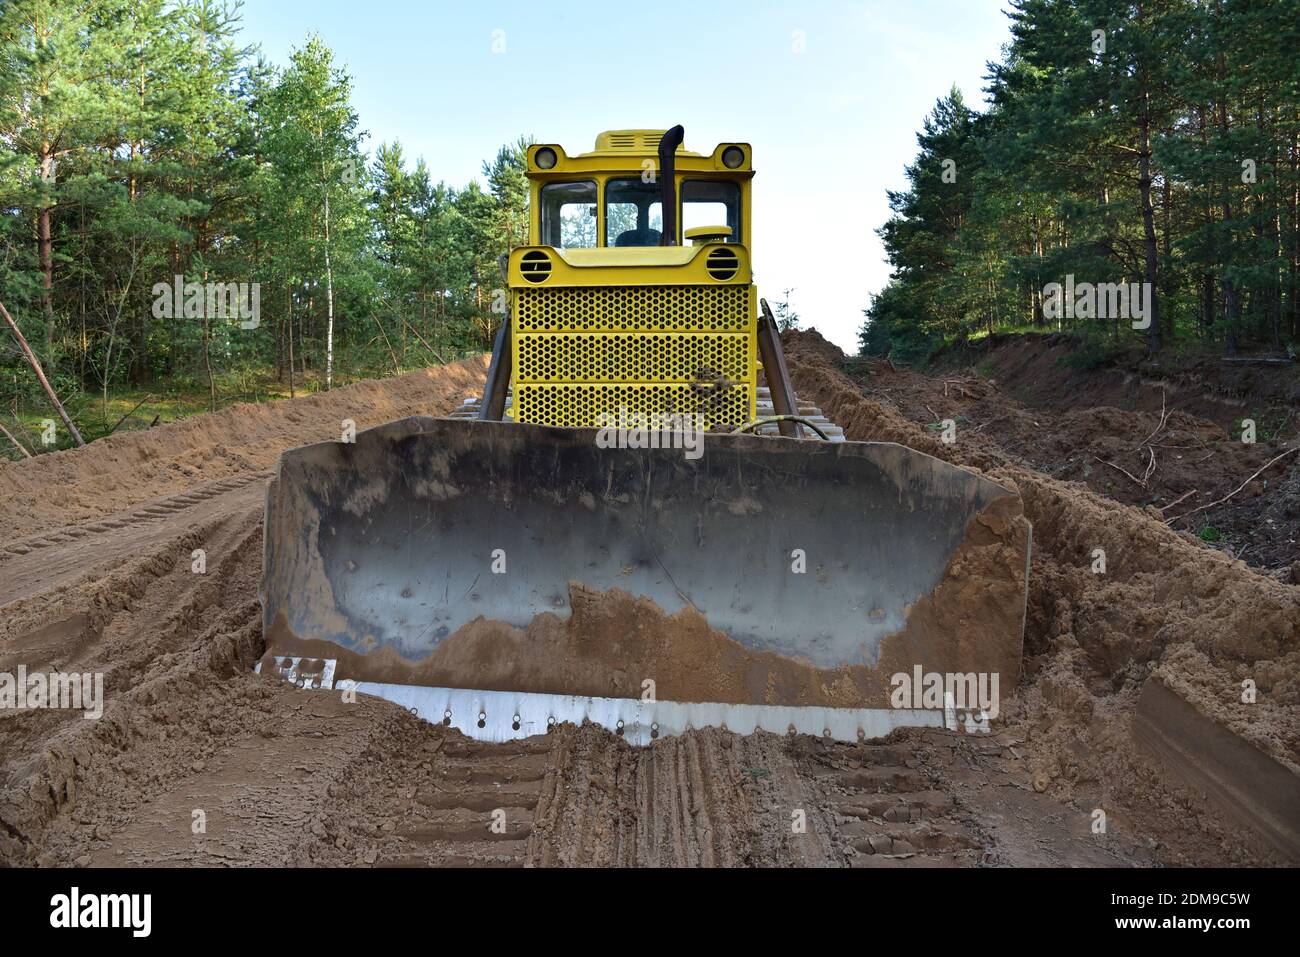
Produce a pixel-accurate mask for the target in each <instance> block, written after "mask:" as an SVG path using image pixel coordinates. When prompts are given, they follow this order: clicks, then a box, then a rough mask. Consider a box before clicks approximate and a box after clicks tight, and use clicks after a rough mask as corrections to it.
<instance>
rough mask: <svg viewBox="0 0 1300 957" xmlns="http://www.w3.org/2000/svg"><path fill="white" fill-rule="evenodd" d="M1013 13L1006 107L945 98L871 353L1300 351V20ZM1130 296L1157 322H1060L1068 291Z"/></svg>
mask: <svg viewBox="0 0 1300 957" xmlns="http://www.w3.org/2000/svg"><path fill="white" fill-rule="evenodd" d="M1007 13H1008V16H1009V17H1010V19H1011V37H1012V38H1011V41H1010V42H1009V43H1008V44H1006V46H1004V48H1003V50H1002V55H1001V58H1000V60H998V61H997V62H991V63H990V64H989V70H988V75H987V80H988V84H989V85H988V87H987V90H986V92H987V93H988V96H989V106H988V109H987V110H986V111H983V112H981V111H978V110H975V109H972V108H971V107H970V106H968V105H967V103H966V101H965V100H964V99H963V97H962V95H961V93H960V92H959V91H958V90H956V89H955V88H954V89H953V91H952V92H951V94H950V95H948V96H946V97H944V98H943V99H941V100H940V101H939V102H938V104H937V105H936V106H935V108H934V110H933V112H932V113H931V114H930V115H929V116H928V117H926V118H925V121H924V124H923V126H922V129H921V131H920V132H919V133H918V135H917V141H918V145H919V152H918V154H917V156H916V159H915V161H914V162H913V163H912V164H911V165H910V166H909V167H908V168H907V171H906V173H907V181H908V186H907V188H906V189H903V190H900V191H897V192H891V193H890V194H889V205H890V209H891V210H892V216H891V217H890V219H889V220H888V222H887V223H885V225H884V226H883V227H881V228H880V229H879V230H878V234H879V235H880V237H881V239H882V240H883V242H884V244H885V248H886V252H887V255H888V258H889V263H890V265H891V267H892V273H891V279H890V281H889V283H888V284H887V285H886V286H885V288H884V289H883V290H882V291H881V292H880V293H879V294H878V295H876V296H873V297H872V299H871V301H870V304H869V306H868V308H867V309H866V310H865V311H864V312H865V315H866V321H865V322H864V324H863V326H862V330H861V333H860V336H859V338H860V342H861V346H862V350H863V352H864V354H867V355H872V356H886V355H889V356H892V357H893V358H895V359H897V360H899V361H904V362H914V363H915V362H922V361H924V360H925V359H926V358H928V357H929V356H931V355H932V354H933V353H934V351H935V350H936V349H938V348H939V347H941V346H942V345H944V344H945V343H948V342H952V341H954V340H962V339H972V338H978V337H981V336H983V335H986V334H988V333H992V332H998V331H1007V330H1026V331H1028V330H1036V331H1049V330H1050V331H1065V332H1070V333H1075V334H1077V335H1079V336H1082V337H1083V338H1084V339H1085V341H1086V342H1087V343H1088V344H1089V345H1090V346H1091V347H1092V349H1093V352H1092V353H1091V354H1093V355H1097V356H1105V355H1106V354H1107V352H1108V350H1120V349H1123V348H1133V347H1134V346H1135V344H1138V343H1140V344H1141V345H1142V346H1145V348H1146V349H1147V351H1148V352H1149V353H1151V354H1159V353H1160V352H1161V351H1162V350H1168V349H1171V348H1172V349H1177V350H1201V351H1212V352H1216V353H1219V354H1222V355H1224V356H1227V357H1234V356H1237V355H1239V354H1243V355H1244V354H1247V353H1249V354H1260V355H1264V354H1269V355H1282V354H1285V353H1287V352H1290V354H1292V355H1294V352H1295V349H1296V345H1297V343H1298V342H1300V298H1298V293H1297V266H1298V264H1300V219H1298V217H1297V200H1298V199H1300V57H1297V51H1298V50H1300V3H1297V2H1296V0H1137V2H1122V0H1013V2H1011V3H1010V4H1009V9H1008V11H1007ZM1053 284H1055V286H1053ZM1121 285H1122V286H1125V287H1127V288H1129V289H1134V290H1135V291H1139V292H1145V293H1146V295H1145V298H1144V304H1143V314H1142V315H1141V316H1134V315H1132V314H1131V312H1130V313H1126V314H1123V315H1121V313H1125V310H1123V309H1117V308H1107V307H1108V306H1114V305H1116V303H1115V302H1114V301H1113V297H1102V296H1099V295H1098V296H1093V297H1085V296H1082V295H1080V296H1079V300H1080V303H1085V304H1086V308H1070V306H1071V305H1072V303H1070V302H1067V303H1065V305H1066V308H1064V309H1062V308H1061V305H1062V302H1061V298H1062V296H1061V293H1062V291H1063V290H1065V291H1066V294H1067V295H1068V291H1069V290H1072V289H1087V290H1088V291H1089V292H1097V291H1099V288H1098V287H1102V286H1110V287H1111V288H1112V290H1114V288H1115V287H1117V286H1121ZM1108 298H1110V299H1112V301H1110V302H1107V299H1108ZM1121 305H1122V304H1121Z"/></svg>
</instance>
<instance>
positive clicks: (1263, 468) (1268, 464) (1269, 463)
mask: <svg viewBox="0 0 1300 957" xmlns="http://www.w3.org/2000/svg"><path fill="white" fill-rule="evenodd" d="M1298 449H1300V445H1297V446H1295V447H1294V448H1289V449H1287V450H1286V451H1285V452H1283V453H1281V454H1280V455H1275V456H1273V457H1272V458H1271V459H1269V460H1268V461H1267V462H1265V463H1264V464H1263V465H1261V466H1260V467H1259V468H1258V469H1256V470H1255V472H1254V473H1253V474H1252V475H1251V476H1250V478H1248V479H1246V481H1244V482H1242V483H1241V484H1240V485H1238V486H1237V487H1236V488H1234V489H1233V490H1232V491H1231V492H1229V493H1228V494H1227V495H1225V496H1223V498H1221V499H1216V500H1215V501H1213V502H1210V503H1209V504H1208V505H1201V506H1199V507H1198V508H1194V509H1192V510H1191V511H1190V512H1183V514H1182V515H1175V516H1174V517H1173V518H1170V519H1166V520H1165V524H1166V525H1167V524H1169V523H1170V522H1176V521H1178V520H1179V519H1180V518H1186V517H1187V516H1188V515H1195V514H1196V513H1197V512H1203V511H1205V510H1206V509H1207V508H1214V506H1216V505H1222V504H1223V503H1224V502H1226V501H1227V500H1228V499H1230V498H1232V497H1233V496H1234V495H1236V494H1237V493H1238V492H1240V491H1241V490H1242V489H1243V488H1245V487H1246V486H1247V485H1249V484H1250V483H1251V482H1253V481H1255V479H1256V478H1258V477H1259V476H1260V475H1261V474H1262V473H1264V472H1266V471H1267V470H1268V469H1269V468H1270V467H1271V466H1272V465H1273V463H1274V462H1277V461H1278V460H1279V459H1284V458H1286V457H1287V456H1288V455H1290V454H1291V453H1292V452H1295V451H1296V450H1298Z"/></svg>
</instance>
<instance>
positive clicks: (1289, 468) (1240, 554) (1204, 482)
mask: <svg viewBox="0 0 1300 957" xmlns="http://www.w3.org/2000/svg"><path fill="white" fill-rule="evenodd" d="M796 348H800V347H796ZM819 348H820V347H819ZM1076 349H1077V343H1076V342H1075V340H1073V339H1071V338H1070V337H1067V336H1028V337H1025V336H1017V337H998V341H997V342H996V343H994V344H993V345H990V346H988V347H986V348H983V349H980V350H978V351H975V350H971V351H970V352H968V353H963V352H952V353H951V354H945V355H944V356H943V357H942V358H943V362H942V363H941V364H940V366H939V367H938V369H937V371H934V372H930V373H921V372H916V371H912V370H908V369H895V368H892V367H891V366H889V365H888V364H887V363H884V362H869V363H866V364H859V365H858V366H857V369H859V370H863V371H865V373H866V374H865V375H863V376H861V377H860V382H859V383H858V385H859V386H860V388H861V389H862V391H863V393H864V394H865V395H866V397H868V398H871V399H874V400H878V401H880V402H882V403H884V404H888V405H891V406H893V407H894V408H896V409H897V410H898V411H899V412H901V413H902V414H903V415H904V416H905V417H906V418H907V419H908V420H909V421H910V422H912V423H915V424H918V425H921V426H923V427H924V428H925V429H926V430H927V431H936V430H937V428H938V425H937V423H938V421H939V420H942V419H952V420H953V421H954V422H955V423H956V425H957V427H958V430H959V433H960V435H961V437H962V444H963V445H964V446H966V447H967V448H974V449H980V450H984V451H986V452H987V453H988V454H995V453H998V452H1001V453H1005V455H1006V457H1007V458H1008V459H1009V460H1010V461H1013V462H1016V463H1017V464H1021V465H1025V466H1029V467H1031V468H1033V469H1034V470H1036V471H1040V472H1044V473H1046V474H1047V475H1049V476H1051V477H1053V478H1058V479H1064V480H1066V481H1070V482H1081V483H1084V484H1085V485H1087V487H1088V488H1089V489H1091V490H1092V491H1093V492H1096V493H1098V494H1100V495H1103V496H1105V497H1107V498H1110V499H1114V500H1115V501H1118V502H1123V503H1124V504H1126V505H1136V506H1151V507H1153V508H1154V509H1156V510H1157V511H1158V512H1159V513H1160V516H1161V518H1163V519H1164V520H1166V521H1167V522H1168V523H1169V524H1170V525H1171V526H1172V527H1173V528H1175V529H1176V530H1178V531H1185V532H1188V533H1190V534H1192V535H1195V536H1198V537H1200V538H1201V539H1202V540H1203V541H1204V542H1205V543H1206V544H1207V545H1209V546H1211V547H1213V548H1217V549H1219V550H1221V551H1223V552H1225V553H1226V554H1229V555H1231V556H1233V557H1234V558H1241V559H1242V560H1244V561H1245V562H1246V563H1247V564H1249V565H1251V566H1252V567H1255V568H1260V569H1263V570H1265V571H1268V572H1269V573H1271V574H1274V575H1276V576H1277V577H1279V578H1281V579H1282V580H1284V581H1291V582H1293V583H1300V451H1292V450H1295V449H1297V448H1300V418H1297V417H1296V413H1297V409H1300V365H1292V366H1290V367H1272V366H1266V367H1258V368H1256V367H1245V368H1237V367H1226V368H1224V367H1220V365H1219V364H1217V363H1215V362H1212V361H1210V360H1199V361H1198V362H1194V363H1192V362H1189V363H1184V364H1182V365H1177V364H1176V363H1175V362H1174V361H1173V360H1170V361H1169V362H1168V363H1167V364H1168V365H1169V366H1170V368H1167V369H1163V370H1162V369H1160V368H1158V367H1156V366H1153V364H1152V363H1151V362H1149V361H1141V360H1140V359H1138V358H1134V359H1132V360H1131V362H1130V363H1129V364H1121V365H1118V366H1117V365H1113V364H1110V365H1103V366H1099V367H1097V368H1092V369H1081V368H1077V367H1075V366H1072V365H1070V364H1069V360H1070V359H1071V357H1072V356H1074V355H1076V352H1075V350H1076ZM817 354H822V353H821V352H818V353H817ZM963 356H965V357H967V358H969V359H970V360H971V365H969V366H957V365H955V360H956V359H958V358H961V357H963ZM1162 372H1163V373H1165V374H1164V375H1163V376H1161V375H1158V373H1162ZM1244 418H1253V419H1254V420H1255V422H1256V434H1255V441H1254V442H1251V443H1247V442H1244V441H1243V440H1242V438H1243V434H1244V433H1243V429H1242V426H1241V421H1242V420H1243V419H1244Z"/></svg>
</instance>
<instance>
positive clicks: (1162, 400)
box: [1138, 386, 1169, 451]
mask: <svg viewBox="0 0 1300 957" xmlns="http://www.w3.org/2000/svg"><path fill="white" fill-rule="evenodd" d="M1168 419H1169V413H1168V412H1167V411H1166V410H1165V387H1164V386H1161V387H1160V421H1159V422H1158V423H1156V427H1155V431H1153V432H1152V433H1151V434H1150V435H1148V436H1147V437H1146V438H1145V439H1143V440H1142V441H1141V442H1139V443H1138V450H1139V451H1140V450H1141V448H1142V446H1144V445H1146V444H1147V443H1148V442H1150V441H1151V440H1152V439H1154V438H1155V437H1156V436H1157V435H1159V434H1160V431H1161V430H1162V429H1163V428H1164V427H1165V422H1166V421H1168Z"/></svg>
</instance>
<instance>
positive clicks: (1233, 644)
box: [788, 334, 1300, 860]
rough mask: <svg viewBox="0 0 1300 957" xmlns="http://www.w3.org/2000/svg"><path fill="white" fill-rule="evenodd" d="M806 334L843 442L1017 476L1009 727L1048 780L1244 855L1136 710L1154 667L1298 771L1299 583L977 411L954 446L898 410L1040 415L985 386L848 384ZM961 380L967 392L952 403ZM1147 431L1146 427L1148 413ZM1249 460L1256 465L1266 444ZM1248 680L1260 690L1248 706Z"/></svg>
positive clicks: (802, 384) (820, 398)
mask: <svg viewBox="0 0 1300 957" xmlns="http://www.w3.org/2000/svg"><path fill="white" fill-rule="evenodd" d="M813 335H815V334H813ZM801 338H803V337H802V336H799V335H795V336H793V337H791V339H792V341H791V342H790V344H789V346H788V351H789V353H790V359H791V372H792V376H793V378H794V380H795V387H796V389H797V390H799V392H800V395H801V396H803V397H806V398H811V399H813V400H814V401H816V402H817V404H818V405H820V406H821V407H822V409H823V410H825V412H826V413H827V415H829V416H830V417H831V418H832V419H833V420H834V421H836V422H837V423H839V424H840V425H842V426H843V427H844V428H845V432H846V434H847V435H848V437H849V438H851V439H858V440H879V441H892V442H901V443H903V444H906V445H908V446H910V447H912V448H916V449H920V450H922V451H925V452H928V453H930V454H932V455H935V456H938V457H940V458H944V459H946V460H948V461H951V462H954V463H956V464H960V465H965V466H968V467H974V468H978V469H981V470H983V471H985V472H987V473H988V474H989V476H990V477H991V478H994V479H996V480H1005V481H1011V482H1014V483H1015V485H1016V486H1017V487H1018V488H1019V490H1020V492H1021V494H1022V496H1023V497H1024V505H1025V513H1026V515H1027V516H1028V517H1029V519H1030V520H1031V521H1032V522H1033V541H1034V555H1033V563H1032V569H1031V574H1030V595H1029V616H1028V623H1027V629H1026V636H1025V651H1026V662H1025V679H1024V680H1023V681H1022V684H1021V688H1020V694H1019V701H1018V703H1017V706H1016V709H1015V712H1014V714H1013V716H1012V717H1011V718H1010V722H1011V723H1012V725H1013V726H1017V725H1018V726H1020V727H1021V728H1023V730H1024V731H1025V732H1026V734H1027V735H1029V740H1030V741H1032V742H1033V744H1032V746H1031V747H1030V750H1031V751H1032V753H1033V754H1034V756H1035V757H1034V761H1035V763H1036V765H1037V766H1038V768H1039V770H1040V772H1041V773H1042V774H1043V775H1044V776H1045V777H1046V779H1047V781H1048V782H1050V783H1049V784H1048V786H1049V787H1050V788H1052V789H1058V790H1059V791H1060V792H1061V793H1062V794H1064V795H1068V794H1070V793H1071V792H1072V791H1074V790H1076V789H1080V788H1085V787H1088V786H1092V785H1098V786H1101V787H1103V788H1104V789H1105V790H1106V791H1107V792H1108V793H1109V795H1110V798H1111V800H1112V801H1115V802H1118V803H1120V804H1121V805H1122V806H1124V807H1125V808H1126V809H1127V812H1128V813H1130V814H1132V815H1133V816H1134V818H1135V819H1138V820H1140V821H1142V822H1143V828H1144V830H1146V831H1147V832H1148V833H1150V834H1152V835H1155V836H1156V838H1157V839H1159V840H1161V841H1167V842H1168V843H1169V844H1170V845H1171V846H1172V847H1173V848H1175V849H1176V855H1177V853H1178V852H1181V853H1191V852H1189V851H1186V850H1185V848H1186V847H1187V846H1188V843H1189V842H1187V841H1185V840H1183V839H1181V838H1180V837H1179V833H1180V831H1186V829H1187V827H1188V824H1187V820H1186V818H1187V817H1189V816H1190V818H1192V819H1194V821H1195V824H1196V825H1197V826H1198V827H1199V828H1201V829H1202V830H1203V833H1205V834H1209V835H1217V836H1218V837H1219V838H1220V839H1221V840H1222V841H1223V846H1224V848H1225V854H1226V855H1227V856H1226V858H1225V859H1229V860H1237V859H1239V854H1238V853H1231V852H1228V850H1227V849H1228V848H1229V846H1230V841H1229V840H1228V835H1229V834H1230V833H1231V828H1230V826H1229V825H1226V824H1225V823H1224V822H1223V821H1222V820H1221V819H1220V818H1221V815H1219V816H1217V817H1216V812H1215V811H1213V810H1212V809H1207V807H1206V806H1205V804H1204V803H1203V802H1200V801H1198V800H1197V799H1196V797H1195V796H1194V795H1193V794H1192V793H1191V792H1190V791H1186V790H1181V789H1180V788H1179V787H1178V786H1177V785H1176V784H1173V783H1170V782H1169V781H1168V780H1167V777H1162V776H1161V775H1160V774H1158V773H1157V772H1156V771H1155V769H1154V768H1153V765H1152V762H1151V760H1150V758H1149V756H1148V755H1146V754H1144V753H1143V752H1141V751H1140V750H1139V749H1138V748H1137V747H1136V746H1135V744H1134V743H1133V738H1132V735H1131V726H1132V721H1133V713H1134V709H1135V706H1136V702H1137V697H1138V694H1139V693H1140V690H1141V688H1142V686H1143V684H1144V683H1145V682H1146V681H1147V680H1148V679H1150V678H1152V677H1153V676H1155V677H1156V678H1158V679H1160V680H1163V681H1164V682H1165V683H1166V684H1168V685H1170V686H1173V687H1176V688H1177V689H1178V690H1179V692H1180V693H1181V694H1183V695H1184V696H1185V697H1186V698H1187V699H1188V700H1189V701H1190V702H1191V703H1192V704H1193V705H1194V706H1195V707H1196V708H1197V709H1198V710H1199V711H1200V712H1201V713H1203V714H1205V715H1207V716H1210V717H1212V718H1213V719H1214V720H1215V721H1217V722H1218V723H1220V724H1222V725H1223V726H1225V727H1228V728H1230V729H1231V730H1232V731H1234V732H1235V733H1236V734H1237V735H1239V736H1241V737H1242V738H1244V739H1245V740H1247V741H1249V742H1251V743H1252V744H1253V745H1255V746H1257V747H1258V748H1259V749H1260V750H1261V751H1263V752H1264V753H1266V754H1268V755H1270V756H1272V758H1274V759H1276V760H1277V761H1279V762H1281V763H1282V764H1283V765H1285V766H1286V767H1289V768H1290V769H1291V770H1292V771H1300V588H1298V587H1296V586H1295V585H1293V584H1289V583H1286V582H1283V581H1281V580H1279V578H1278V577H1272V576H1269V575H1265V574H1261V573H1259V572H1258V571H1256V570H1252V569H1251V568H1249V567H1248V566H1247V565H1246V564H1245V563H1244V562H1242V561H1239V560H1234V559H1233V558H1231V557H1230V556H1228V555H1227V554H1224V553H1223V552H1221V551H1218V550H1216V549H1213V548H1209V547H1206V545H1204V544H1203V543H1201V542H1199V541H1196V540H1194V539H1192V538H1190V537H1189V536H1188V535H1185V534H1180V533H1179V532H1177V531H1175V530H1173V529H1171V528H1170V527H1169V526H1168V525H1166V523H1165V522H1164V521H1163V520H1162V518H1161V517H1160V515H1159V513H1158V512H1156V511H1155V510H1154V509H1149V508H1148V509H1144V508H1134V507H1129V506H1126V505H1124V504H1120V503H1119V502H1116V501H1113V500H1111V499H1108V498H1105V497H1102V496H1101V495H1098V494H1096V493H1095V492H1093V491H1092V490H1090V489H1089V487H1087V486H1085V485H1083V484H1081V483H1078V482H1069V481H1063V480H1061V479H1058V478H1054V477H1049V476H1048V475H1044V474H1043V473H1041V472H1038V471H1034V470H1032V469H1031V468H1028V467H1026V465H1025V464H1024V463H1025V460H1026V459H1027V458H1030V456H1029V455H1027V454H1025V452H1024V450H1023V449H1016V450H1014V451H1004V450H1003V449H1002V448H1001V447H1000V446H999V443H998V441H997V440H996V439H995V438H994V437H992V436H990V434H989V433H990V432H992V431H993V428H992V426H991V425H990V424H989V421H988V419H987V418H986V417H984V416H980V417H977V416H976V415H970V416H969V417H968V418H967V421H966V422H964V423H962V422H959V423H958V429H957V441H956V442H955V443H954V444H945V443H943V442H942V441H941V440H940V438H939V433H938V432H937V431H935V430H931V429H928V428H926V427H925V426H924V425H922V424H919V423H918V422H916V421H913V419H912V417H911V416H909V415H908V414H907V412H906V411H905V410H907V409H909V408H911V409H912V410H913V412H914V411H915V407H916V406H917V405H920V406H921V407H923V408H924V407H925V406H927V405H929V404H931V403H937V402H940V400H942V399H943V397H944V396H943V393H944V389H945V387H946V388H947V390H948V392H949V395H950V396H953V398H951V399H949V402H948V404H947V405H945V406H943V407H942V408H941V407H939V406H936V407H935V408H934V410H933V411H934V413H936V414H935V415H933V416H930V415H921V416H917V418H919V419H920V420H921V421H922V422H925V421H927V420H930V421H932V420H933V419H935V418H949V417H953V416H954V414H959V413H957V412H956V409H955V407H954V404H955V403H960V402H963V401H964V402H965V403H966V404H965V405H964V406H963V408H965V409H970V408H972V407H973V406H974V405H975V404H976V403H979V402H985V403H987V406H986V407H987V408H989V410H990V411H992V410H993V409H996V410H997V411H998V413H999V414H1003V415H1007V414H1010V415H1014V416H1019V415H1032V414H1035V413H1029V412H1027V411H1025V410H1020V409H1015V408H1010V407H1009V403H1007V402H1006V400H1005V399H1001V398H999V397H998V396H997V395H996V392H995V386H992V385H989V384H987V383H985V384H980V383H979V381H978V380H977V379H972V378H971V377H962V378H960V379H959V380H957V381H954V380H952V379H949V380H947V381H945V380H943V379H936V380H929V379H926V378H925V377H923V376H920V375H919V374H917V373H910V372H905V371H900V372H894V371H893V370H889V369H888V366H887V365H886V366H880V365H873V367H872V368H871V374H870V376H869V377H868V378H867V379H866V380H865V381H863V382H856V381H853V380H851V379H849V378H848V377H847V376H845V375H844V374H842V373H841V372H840V371H839V369H838V368H836V367H835V365H834V364H832V363H830V362H827V361H826V360H825V358H824V348H823V347H822V345H821V343H820V342H814V343H813V344H812V347H811V348H810V347H807V346H805V345H804V344H803V343H801V342H800V341H799V340H800V339H801ZM817 338H818V339H820V337H817ZM963 388H964V389H966V390H967V391H968V392H970V393H971V394H972V395H971V397H970V398H967V399H965V400H963V399H962V398H961V390H962V389H963ZM927 411H929V410H927ZM1108 411H1111V412H1114V411H1117V410H1108ZM1040 421H1042V419H1041V418H1040ZM981 425H984V426H985V427H984V428H981ZM1144 425H1145V427H1146V428H1147V430H1148V431H1151V429H1152V428H1153V427H1154V426H1155V425H1156V422H1155V421H1150V422H1149V424H1148V423H1144ZM1207 425H1208V426H1209V427H1213V424H1212V423H1208V424H1207ZM1058 428H1059V422H1056V421H1042V425H1041V435H1042V436H1043V441H1044V442H1048V443H1052V442H1058V441H1063V440H1062V439H1061V437H1060V436H1059V435H1054V434H1053V433H1054V432H1056V430H1057V429H1058ZM994 434H996V433H994ZM1103 434H1104V433H1103ZM1244 454H1245V455H1249V456H1252V458H1251V461H1253V460H1254V458H1253V457H1258V456H1260V455H1261V454H1262V450H1254V451H1251V452H1247V453H1244ZM1246 474H1249V472H1247V473H1246ZM1201 484H1208V483H1206V482H1204V481H1202V482H1201ZM1098 549H1101V550H1102V552H1104V557H1105V565H1104V571H1101V566H1100V565H1099V564H1098V558H1099V557H1100V555H1101V553H1099V552H1098V551H1097V550H1098ZM1250 688H1254V689H1255V690H1256V696H1255V697H1254V698H1253V700H1250V701H1246V700H1243V698H1244V697H1245V698H1250V697H1251V696H1250V695H1249V694H1246V695H1243V691H1245V690H1248V689H1250ZM1180 845H1181V847H1180ZM1260 853H1263V852H1260ZM1175 859H1179V858H1178V857H1177V856H1175Z"/></svg>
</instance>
